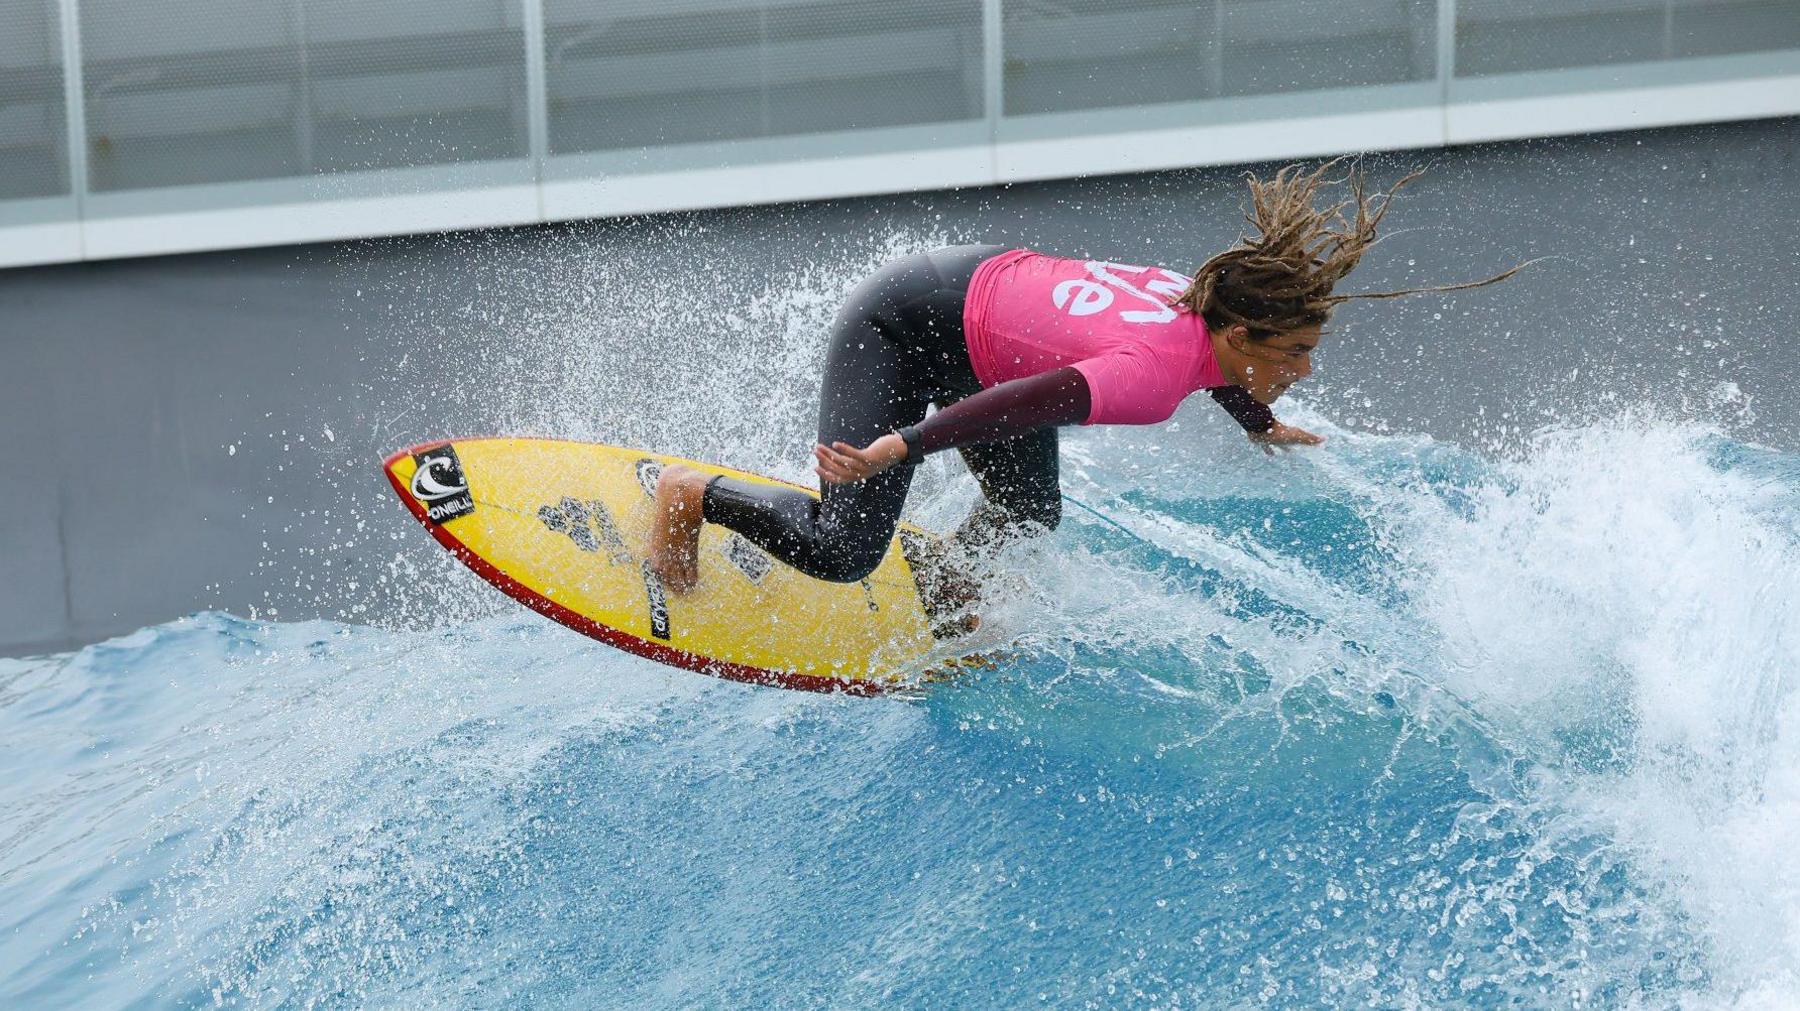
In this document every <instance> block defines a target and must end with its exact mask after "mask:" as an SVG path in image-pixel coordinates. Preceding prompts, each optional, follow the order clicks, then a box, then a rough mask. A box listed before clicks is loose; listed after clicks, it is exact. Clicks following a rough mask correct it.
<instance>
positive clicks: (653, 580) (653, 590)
mask: <svg viewBox="0 0 1800 1011" xmlns="http://www.w3.org/2000/svg"><path fill="white" fill-rule="evenodd" d="M643 573H644V594H645V596H647V597H649V598H650V634H651V635H653V636H656V637H657V638H658V639H661V640H662V641H664V642H668V641H669V598H668V597H667V596H665V595H664V594H663V585H662V580H661V579H658V578H657V576H656V573H654V572H652V571H650V563H649V562H645V563H644V565H643Z"/></svg>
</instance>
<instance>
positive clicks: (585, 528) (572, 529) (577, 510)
mask: <svg viewBox="0 0 1800 1011" xmlns="http://www.w3.org/2000/svg"><path fill="white" fill-rule="evenodd" d="M537 517H538V522H540V523H542V524H543V525H544V526H545V527H547V528H548V529H550V530H554V531H556V532H557V533H559V534H563V535H564V536H566V537H568V538H569V540H571V541H573V542H574V543H575V546H576V547H578V548H580V549H581V550H583V551H599V550H600V549H601V548H603V547H604V548H605V549H606V553H607V554H609V555H611V556H612V558H613V560H614V561H616V562H620V563H624V562H629V561H630V560H631V553H630V552H628V551H626V550H625V538H623V537H621V536H619V528H618V526H617V525H615V524H614V523H613V518H612V514H611V513H609V512H607V510H606V503H604V502H602V501H600V500H599V499H595V500H593V501H591V502H582V501H580V500H578V499H575V498H571V497H567V496H565V497H564V498H563V500H562V501H561V502H558V503H557V504H555V505H546V506H538V511H537Z"/></svg>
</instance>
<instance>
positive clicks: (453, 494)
mask: <svg viewBox="0 0 1800 1011" xmlns="http://www.w3.org/2000/svg"><path fill="white" fill-rule="evenodd" d="M413 463H414V464H417V465H418V469H417V470H415V471H413V477H412V493H413V498H416V499H418V500H419V501H420V503H422V504H423V505H424V506H425V515H426V516H428V517H430V519H431V522H433V523H440V524H442V523H448V522H450V521H451V520H453V519H456V518H457V517H458V516H467V515H469V514H470V513H472V512H474V511H475V499H474V498H473V497H472V496H471V495H470V494H469V482H468V480H467V479H466V478H464V477H463V469H462V461H461V460H458V459H457V458H456V448H455V447H454V446H439V447H438V448H436V449H428V450H426V451H425V452H423V453H414V454H413Z"/></svg>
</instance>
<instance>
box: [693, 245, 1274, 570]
mask: <svg viewBox="0 0 1800 1011" xmlns="http://www.w3.org/2000/svg"><path fill="white" fill-rule="evenodd" d="M1002 252H1005V247H1002V246H952V247H949V248H945V249H937V250H933V251H932V252H929V253H919V254H916V255H913V256H908V257H905V258H903V259H900V260H896V261H894V262H892V263H889V264H887V265H886V266H884V267H882V268H881V269H880V270H878V271H876V272H875V273H874V274H873V275H871V276H870V277H869V278H867V279H866V280H864V281H863V282H862V283H861V284H859V285H857V286H856V289H855V290H854V291H852V292H851V293H850V297H849V298H848V299H847V300H845V303H844V306H843V308H842V309H840V310H839V311H838V315H837V319H836V321H835V323H833V325H832V331H831V347H830V350H829V351H828V353H827V354H826V358H825V380H824V389H823V393H822V395H821V397H820V404H819V439H818V441H819V442H821V443H824V444H825V445H827V446H829V445H831V444H832V443H834V442H846V443H849V444H850V445H852V446H856V447H858V448H862V447H866V446H867V445H869V443H871V442H874V441H875V440H876V439H878V438H880V437H881V436H884V435H887V434H888V433H890V432H895V431H899V432H900V433H901V435H902V437H903V438H904V439H905V440H906V444H907V456H906V460H905V461H904V462H903V463H901V464H900V465H898V466H894V467H890V468H889V469H887V470H885V471H882V472H881V473H879V474H876V475H875V476H873V477H871V478H868V479H867V480H863V481H858V482H856V483H854V484H831V483H825V484H824V485H823V487H822V489H821V497H820V498H819V499H814V498H813V497H812V496H811V495H808V494H806V493H804V492H800V491H796V490H793V489H787V488H776V487H771V486H768V485H761V484H752V483H750V482H747V481H739V480H736V479H733V478H728V477H719V478H714V479H713V480H712V481H711V482H710V483H709V484H708V485H707V488H706V496H705V498H704V499H703V506H702V515H703V516H704V517H705V519H706V521H707V522H708V523H717V524H719V525H721V526H724V527H728V528H730V529H732V530H735V531H737V532H738V533H740V534H743V535H744V536H745V537H747V538H749V539H750V540H751V541H752V542H754V543H756V544H757V545H759V546H761V547H762V548H763V549H764V550H766V551H768V552H769V553H770V554H772V555H774V556H775V557H776V558H778V559H780V560H781V561H783V562H786V563H787V564H789V565H791V566H793V567H794V568H796V569H799V570H800V571H801V572H804V573H806V574H807V575H809V576H813V577H815V578H818V579H826V580H831V581H832V582H853V581H855V580H858V579H861V578H863V577H864V576H867V575H868V574H869V573H870V572H871V571H873V570H874V568H875V567H876V566H877V565H879V564H880V563H881V559H882V557H883V556H884V555H885V554H886V553H887V549H888V544H889V543H890V542H891V541H892V540H893V536H894V528H895V527H896V525H897V524H898V523H899V521H900V509H901V506H902V505H904V504H905V502H906V491H907V488H908V486H909V485H911V483H912V475H913V467H914V466H915V465H917V463H918V462H919V460H920V459H921V458H922V457H924V456H925V455H926V454H929V453H931V452H934V451H937V450H940V449H948V448H956V449H958V450H959V451H960V452H961V453H962V455H963V460H964V461H965V462H966V463H967V464H968V466H969V470H970V471H971V472H973V473H974V475H975V479H976V480H977V481H978V482H980V484H981V491H982V494H983V495H984V496H985V497H986V499H987V501H986V503H985V504H984V505H983V506H982V508H980V509H978V510H976V512H975V514H974V515H972V516H971V517H970V519H969V521H968V522H967V523H965V524H964V525H963V528H962V530H960V531H959V532H958V537H959V538H960V539H963V540H965V541H971V542H984V541H988V540H991V539H992V538H993V537H995V536H996V535H998V534H1001V533H1004V532H1008V531H1012V530H1020V529H1030V528H1032V527H1037V528H1041V529H1044V530H1048V529H1052V528H1054V527H1055V526H1056V524H1057V522H1058V521H1059V520H1060V519H1061V518H1062V490H1061V486H1060V484H1059V481H1058V468H1057V438H1056V428H1057V426H1059V425H1070V424H1076V423H1078V422H1081V421H1083V420H1085V419H1086V418H1087V416H1088V413H1089V408H1090V403H1089V395H1088V387H1087V382H1086V380H1085V379H1083V378H1082V375H1081V373H1080V372H1077V371H1076V370H1075V369H1072V368H1061V369H1054V370H1052V371H1049V372H1045V373H1043V374H1040V375H1036V376H1030V377H1028V378H1024V379H1016V380H1013V381H1011V382H1007V383H1002V384H1000V385H998V386H996V387H994V388H993V390H992V391H991V392H990V393H989V394H988V395H987V396H984V397H982V398H980V399H979V400H978V401H977V402H975V403H974V404H967V403H962V401H964V398H967V397H970V396H971V395H973V394H975V393H978V392H980V391H981V383H980V382H979V381H978V380H977V379H976V378H975V372H974V368H973V366H971V365H970V364H969V351H968V344H967V342H966V341H965V340H964V336H963V301H964V298H965V295H966V293H967V291H968V287H969V280H970V278H971V277H972V276H973V275H974V273H975V268H976V267H977V266H978V265H979V264H980V263H981V261H983V260H985V259H987V258H989V257H991V256H995V255H998V254H1000V253H1002ZM1211 392H1212V395H1213V398H1214V399H1215V400H1218V401H1219V402H1220V404H1221V405H1223V406H1224V407H1225V408H1226V410H1228V411H1230V412H1231V414H1232V416H1233V417H1234V418H1236V419H1237V420H1238V422H1239V423H1240V424H1242V425H1243V426H1244V427H1245V428H1246V429H1247V430H1249V431H1266V430H1267V429H1268V428H1269V426H1270V425H1272V424H1273V423H1274V416H1273V415H1272V414H1270V413H1269V410H1268V408H1267V407H1264V406H1263V405H1261V404H1259V403H1257V402H1256V401H1255V400H1252V399H1251V398H1250V396H1249V394H1248V393H1246V392H1245V391H1244V390H1242V389H1241V388H1239V387H1235V386H1233V387H1224V388H1221V389H1218V390H1213V391H1211ZM931 404H936V405H938V407H939V410H938V412H937V413H935V414H933V415H932V416H931V417H930V418H929V419H926V418H925V411H926V407H927V406H928V405H931ZM921 419H924V420H923V421H921Z"/></svg>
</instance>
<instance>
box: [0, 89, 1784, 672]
mask: <svg viewBox="0 0 1800 1011" xmlns="http://www.w3.org/2000/svg"><path fill="white" fill-rule="evenodd" d="M1797 161H1800V130H1797V129H1796V122H1795V121H1793V120H1777V121H1765V122H1757V123H1743V124H1732V125H1722V126H1708V127H1696V128H1682V129H1674V130H1666V131H1656V132H1649V133H1643V134H1619V135H1609V136H1604V137H1591V138H1571V139H1558V140H1547V141H1532V142H1521V143H1515V144H1504V145H1492V146H1484V147H1478V148H1469V149H1462V150H1454V151H1444V152H1430V153H1417V154H1409V155H1397V156H1390V157H1375V158H1372V159H1370V163H1369V164H1370V167H1371V169H1372V171H1373V172H1374V173H1375V174H1376V176H1377V178H1378V179H1384V180H1385V179H1391V178H1393V177H1394V176H1396V175H1398V174H1399V173H1400V172H1401V171H1402V170H1403V169H1404V168H1406V167H1409V166H1412V165H1415V164H1422V165H1426V166H1428V167H1429V168H1430V170H1431V171H1430V173H1429V174H1428V175H1427V176H1426V177H1425V178H1424V179H1422V180H1420V181H1419V182H1418V183H1417V184H1415V186H1414V187H1413V188H1412V189H1411V190H1409V191H1408V192H1407V193H1406V194H1405V195H1404V196H1403V198H1402V199H1401V200H1400V202H1399V203H1398V204H1397V205H1396V210H1395V211H1394V213H1393V215H1392V216H1391V217H1390V219H1389V222H1390V226H1391V227H1390V234H1391V238H1390V239H1389V240H1388V241H1387V242H1385V243H1383V244H1382V245H1381V246H1379V247H1377V249H1376V250H1375V251H1374V252H1373V253H1371V254H1370V255H1369V257H1368V258H1367V260H1366V261H1365V263H1364V265H1363V266H1362V267H1361V268H1360V269H1359V270H1358V271H1357V273H1356V274H1355V275H1353V277H1352V278H1351V282H1350V284H1349V285H1348V287H1350V288H1351V289H1353V290H1370V289H1381V288H1384V287H1388V286H1394V285H1409V284H1425V283H1432V282H1443V281H1451V280H1460V279H1466V278H1471V277H1476V276H1484V275H1485V274H1486V273H1489V272H1493V271H1496V270H1498V269H1500V268H1502V267H1505V266H1508V265H1510V264H1511V263H1513V262H1515V261H1517V260H1520V259H1525V258H1530V257H1538V256H1547V257H1551V259H1548V260H1546V261H1545V262H1544V263H1542V264H1540V265H1538V266H1537V267H1535V268H1533V269H1532V270H1530V271H1528V272H1527V273H1526V274H1524V275H1521V276H1520V277H1518V278H1516V279H1514V280H1513V281H1510V282H1508V283H1506V284H1505V285H1501V286H1498V287H1495V288H1490V289H1484V290H1482V291H1478V292H1470V293H1462V294H1457V295H1445V296H1427V297H1419V298H1414V299H1409V300H1405V301H1400V302H1388V303H1370V304H1366V305H1357V306H1353V307H1351V308H1349V309H1346V310H1344V311H1342V312H1341V313H1340V315H1339V319H1338V320H1337V321H1336V322H1335V323H1334V329H1335V330H1336V331H1337V334H1336V336H1334V337H1333V338H1331V339H1330V340H1329V341H1328V343H1327V346H1326V348H1325V350H1324V351H1323V352H1322V353H1321V355H1320V357H1319V365H1320V374H1319V375H1318V377H1317V379H1316V381H1315V382H1314V383H1312V384H1311V385H1312V387H1313V388H1312V389H1311V390H1310V391H1308V392H1307V393H1306V394H1305V397H1306V398H1307V399H1308V400H1309V401H1310V402H1311V403H1312V404H1314V405H1316V406H1317V407H1318V408H1319V409H1321V410H1322V411H1324V412H1325V413H1327V414H1328V415H1330V416H1332V417H1333V418H1334V419H1336V420H1338V421H1339V422H1340V423H1343V424H1346V425H1350V426H1359V427H1373V428H1377V429H1388V430H1396V429H1400V430H1419V431H1425V432H1429V433H1432V434H1434V435H1437V436H1439V437H1442V438H1449V439H1456V440H1460V441H1465V442H1473V443H1496V442H1501V443H1503V442H1505V441H1506V440H1508V439H1515V438H1517V432H1518V431H1519V430H1521V429H1525V430H1528V429H1529V428H1530V427H1532V426H1534V425H1537V424H1541V423H1543V422H1545V421H1548V420H1552V419H1562V420H1574V421H1579V420H1581V419H1584V418H1588V417H1593V416H1598V415H1603V414H1606V413H1609V412H1614V411H1617V410H1618V409H1619V408H1620V407H1622V406H1633V405H1635V406H1640V407H1643V406H1652V407H1655V408H1657V409H1660V410H1663V411H1666V412H1670V413H1673V414H1676V415H1697V416H1702V417H1706V418H1711V419H1714V420H1716V421H1718V422H1719V423H1720V424H1721V425H1723V426H1724V427H1725V428H1726V429H1727V430H1728V431H1729V432H1731V433H1732V434H1733V435H1735V436H1737V437H1740V438H1746V439H1750V440H1754V441H1758V442H1762V443H1767V444H1771V445H1775V446H1778V447H1781V448H1788V449H1791V448H1795V447H1796V446H1797V445H1800V398H1797V397H1796V396H1795V395H1794V393H1793V392H1792V391H1791V389H1790V387H1791V384H1792V379H1791V377H1792V374H1793V369H1792V366H1791V365H1790V364H1789V362H1788V357H1789V349H1788V346H1789V344H1790V343H1791V341H1792V340H1793V338H1794V335H1795V333H1796V332H1797V331H1800V326H1797V325H1796V324H1800V307H1797V306H1796V300H1795V295H1796V290H1797V286H1796V283H1795V278H1796V277H1800V252H1797V250H1800V246H1797V245H1796V244H1795V243H1794V242H1793V237H1792V231H1793V228H1794V223H1795V222H1796V221H1800V164H1797ZM1239 171H1240V170H1236V169H1216V170H1214V169H1209V170H1195V171H1187V172H1174V173H1159V174H1153V175H1143V176H1128V177H1115V178H1102V179H1090V180H1076V181H1068V182H1059V183H1049V184H1037V185H1029V186H1014V187H1008V188H1001V189H992V190H979V191H961V192H952V193H930V194H920V195H911V196H896V197H885V198H870V199H860V200H849V201H835V202H826V203H818V204H808V205H795V206H786V207H772V208H759V209H749V210H737V211H721V212H707V213H692V214H680V215H668V216H661V217H654V218H639V219H625V220H616V221H606V222H597V223H592V224H587V225H581V226H574V227H552V228H538V229H525V230H517V231H503V232H490V233H482V234H474V235H453V236H437V237H422V238H414V239H406V240H390V241H380V242H367V243H353V244H343V245H330V246H316V247H297V248H288V249H275V250H259V251H253V252H240V253H220V254H208V255H197V256H185V257H172V258H164V259H151V260H137V261H126V262H109V263H96V264H78V265H69V266H58V267H47V268H34V269H26V270H15V271H9V272H0V431H4V432H5V433H6V434H7V436H8V440H7V442H8V448H9V459H8V461H7V464H6V466H5V467H4V468H0V474H3V475H4V478H5V488H6V502H7V503H8V507H9V508H8V509H7V519H6V521H5V522H4V523H0V652H7V653H22V652H30V651H38V650H46V649H55V648H62V647H66V646H69V645H72V644H76V643H81V642H87V641H92V640H94V639H97V638H101V637H105V636H108V635H112V634H116V633H119V632H124V631H129V630H131V629H134V628H138V627H141V626H143V625H146V624H151V623H155V622H160V621H164V620H167V619H169V618H172V617H175V616H178V615H180V614H183V613H186V612H190V611H193V610H196V609H200V608H204V607H223V608H227V609H230V610H232V611H235V612H238V613H246V614H247V613H251V612H253V611H254V612H255V613H257V614H262V615H267V614H273V615H275V616H277V617H279V618H281V619H283V620H287V619H300V618H306V617H313V616H322V617H331V618H338V619H343V620H350V621H370V620H393V621H405V620H429V619H430V618H431V617H432V616H433V614H432V613H430V612H435V611H436V610H437V608H438V607H439V606H440V603H438V602H434V601H448V602H449V603H445V604H442V605H441V606H449V607H476V608H478V607H481V606H487V605H488V600H487V598H486V597H480V598H477V597H474V596H468V597H458V596H457V593H460V592H461V591H460V590H459V591H456V592H454V593H449V595H448V596H446V597H444V598H432V599H430V600H422V599H421V598H420V597H418V596H417V595H409V594H404V593H401V592H399V591H398V587H399V586H400V585H401V584H403V583H407V582H411V581H416V580H417V579H419V578H421V577H420V575H419V574H420V573H421V572H422V573H423V574H424V575H423V578H425V579H427V580H442V581H445V583H446V585H449V584H450V583H452V582H454V580H455V579H456V578H457V577H456V576H455V575H454V574H453V573H452V572H451V571H450V570H448V569H446V568H444V566H445V565H446V564H447V563H445V562H444V561H443V559H442V558H441V557H438V556H440V555H441V553H439V552H436V551H435V549H434V548H431V547H430V546H429V545H428V544H427V542H426V540H425V538H424V536H423V534H422V533H420V532H419V531H418V530H417V529H416V528H415V527H414V526H413V522H412V520H411V519H410V518H408V517H406V516H405V515H404V514H403V513H402V511H401V510H400V508H399V507H398V505H397V504H395V503H393V502H392V501H391V494H390V493H389V492H388V491H387V490H386V487H385V484H384V483H383V482H382V481H381V479H380V477H379V474H378V470H377V461H378V460H379V458H380V457H381V455H383V454H384V453H385V452H387V451H390V450H392V449H395V448H398V447H400V446H403V445H406V444H409V443H411V442H416V441H420V440H423V439H427V438H434V437H439V436H443V435H453V434H473V433H477V432H533V433H539V434H560V435H568V436H573V437H591V438H603V439H607V440H609V441H618V442H627V443H632V444H641V445H653V446H657V447H659V448H666V449H668V450H670V451H675V452H685V453H689V454H691V455H700V456H707V457H711V458H714V459H724V460H731V461H734V462H742V463H745V464H748V465H754V466H762V467H764V468H767V467H768V466H770V465H771V463H770V461H783V460H789V459H790V458H791V459H792V460H794V461H798V460H800V459H803V454H804V450H805V445H806V441H805V440H806V434H807V428H808V426H809V425H810V419H811V416H812V403H811V398H812V397H813V396H814V395H815V393H816V390H815V388H814V386H813V370H815V369H816V367H817V360H818V357H819V355H818V352H819V350H820V344H819V341H820V328H821V327H822V326H823V325H824V323H825V321H826V320H828V318H829V316H830V312H831V304H832V301H833V300H834V299H835V298H836V296H837V295H838V294H839V293H841V292H842V291H843V290H844V289H845V288H847V287H848V285H849V284H851V283H853V282H854V280H855V279H856V277H857V276H858V275H859V274H861V273H862V272H864V271H865V270H867V269H868V268H869V267H871V266H873V265H874V264H875V263H878V262H879V261H880V260H881V259H882V258H883V256H885V255H889V254H891V253H893V252H895V251H899V250H904V249H909V248H915V247H922V246H925V245H929V244H932V243H935V242H940V241H991V242H1001V243H1008V244H1015V245H1031V246H1035V247H1037V248H1041V249H1046V250H1050V251H1055V252H1061V253H1067V254H1071V255H1094V256H1103V257H1106V258H1110V259H1118V260H1126V261H1138V262H1157V263H1162V264H1166V265H1169V266H1172V267H1177V268H1182V269H1187V268H1191V267H1192V266H1194V265H1195V264H1197V263H1198V262H1199V261H1200V260H1202V259H1204V258H1205V257H1206V256H1207V255H1210V253H1211V252H1213V251H1215V250H1216V249H1218V248H1219V247H1220V246H1222V245H1223V244H1225V243H1228V242H1229V241H1231V240H1232V239H1233V238H1234V237H1235V236H1236V234H1237V232H1238V229H1239V228H1240V221H1241V219H1240V217H1239V213H1240V212H1239V207H1240V204H1241V202H1242V197H1243V187H1242V184H1241V182H1240V181H1239V179H1238V174H1239ZM1725 383H1735V384H1736V387H1737V388H1738V389H1739V390H1741V392H1742V394H1743V395H1744V396H1743V398H1742V399H1739V400H1733V399H1732V398H1730V397H1726V396H1723V395H1722V394H1721V390H1722V384H1725ZM1744 400H1747V402H1748V404H1749V405H1750V408H1751V409H1750V410H1748V411H1746V410H1743V409H1742V404H1743V401H1744ZM452 589H455V588H454V587H453V588H452ZM491 596H495V597H497V595H491ZM493 606H500V605H498V604H495V605H493Z"/></svg>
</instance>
